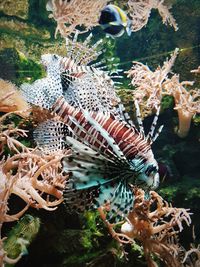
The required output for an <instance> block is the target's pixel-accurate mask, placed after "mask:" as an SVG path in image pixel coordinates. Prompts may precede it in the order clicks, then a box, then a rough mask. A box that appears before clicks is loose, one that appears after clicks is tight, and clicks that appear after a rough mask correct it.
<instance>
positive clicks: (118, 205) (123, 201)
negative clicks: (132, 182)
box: [107, 179, 134, 222]
mask: <svg viewBox="0 0 200 267" xmlns="http://www.w3.org/2000/svg"><path fill="white" fill-rule="evenodd" d="M109 201H110V211H109V212H108V216H107V219H108V220H112V221H115V222H116V221H119V220H120V219H122V218H124V217H126V216H128V213H129V212H130V211H131V210H132V209H133V204H134V194H133V191H132V190H131V188H130V186H129V185H128V183H127V180H126V179H123V180H121V181H120V182H119V183H118V184H117V186H115V188H114V191H113V193H112V197H111V198H110V199H109Z"/></svg>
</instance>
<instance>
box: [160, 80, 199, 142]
mask: <svg viewBox="0 0 200 267" xmlns="http://www.w3.org/2000/svg"><path fill="white" fill-rule="evenodd" d="M192 85H193V82H189V81H183V82H180V81H179V75H173V76H172V78H171V79H169V80H168V81H166V82H165V84H164V86H163V94H166V95H171V96H173V98H174V101H175V107H174V109H175V110H177V112H178V118H179V126H178V130H177V134H178V136H179V137H181V138H184V137H186V136H187V135H188V132H189V130H190V124H191V120H192V118H193V116H194V115H195V114H196V113H200V89H196V90H195V89H194V90H189V91H188V90H186V87H187V86H192Z"/></svg>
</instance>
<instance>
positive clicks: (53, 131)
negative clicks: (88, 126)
mask: <svg viewBox="0 0 200 267" xmlns="http://www.w3.org/2000/svg"><path fill="white" fill-rule="evenodd" d="M68 135H70V132H69V129H68V126H67V125H66V124H64V123H62V122H59V121H55V120H47V121H45V122H43V123H41V124H40V125H39V126H38V127H37V128H36V129H35V130H34V132H33V137H34V140H35V141H36V143H37V145H38V147H39V148H41V149H42V150H43V151H44V152H45V153H52V152H56V151H58V150H63V149H65V148H67V147H68V145H67V143H66V137H67V136H68Z"/></svg>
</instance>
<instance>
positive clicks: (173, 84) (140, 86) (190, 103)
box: [128, 49, 200, 137]
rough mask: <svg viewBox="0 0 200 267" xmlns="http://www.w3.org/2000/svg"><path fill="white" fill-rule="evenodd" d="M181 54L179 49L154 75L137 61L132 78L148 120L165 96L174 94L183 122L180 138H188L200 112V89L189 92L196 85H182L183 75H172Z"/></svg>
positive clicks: (180, 124) (183, 83)
mask: <svg viewBox="0 0 200 267" xmlns="http://www.w3.org/2000/svg"><path fill="white" fill-rule="evenodd" d="M177 54H178V49H175V51H174V53H173V54H172V56H171V59H170V60H166V61H165V62H164V64H163V67H160V66H159V67H158V68H157V69H156V70H155V71H154V72H153V71H151V70H150V69H149V67H148V66H146V65H144V64H142V63H140V62H136V61H134V62H133V67H132V68H131V69H130V70H129V71H128V77H130V78H132V81H131V83H132V85H133V86H134V87H135V90H134V92H133V96H134V98H135V99H137V101H138V103H139V104H140V106H141V111H142V114H143V116H144V117H145V116H147V115H149V114H151V113H152V111H153V110H154V109H156V108H157V107H158V106H160V104H161V100H162V98H163V96H165V95H170V96H172V97H173V98H174V102H175V107H174V109H175V110H177V112H178V119H179V127H178V130H177V131H176V132H177V134H178V135H179V137H186V136H187V134H188V132H189V129H190V124H191V120H192V117H193V116H194V115H195V114H196V113H200V90H198V89H193V90H187V87H188V86H192V85H193V83H194V82H190V81H183V82H180V81H179V75H177V74H174V75H172V73H171V68H172V66H173V65H174V62H175V59H176V57H177ZM170 74H171V77H169V75H170Z"/></svg>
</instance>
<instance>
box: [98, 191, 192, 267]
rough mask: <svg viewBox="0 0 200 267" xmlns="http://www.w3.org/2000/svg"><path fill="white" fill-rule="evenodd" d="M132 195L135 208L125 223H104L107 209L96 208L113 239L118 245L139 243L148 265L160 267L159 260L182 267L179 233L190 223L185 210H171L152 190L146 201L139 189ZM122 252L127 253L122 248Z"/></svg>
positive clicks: (175, 266)
mask: <svg viewBox="0 0 200 267" xmlns="http://www.w3.org/2000/svg"><path fill="white" fill-rule="evenodd" d="M133 192H134V196H135V201H134V207H133V210H132V211H131V212H130V213H129V215H128V216H127V217H126V218H125V220H124V221H121V222H120V223H110V222H108V220H107V213H108V210H109V206H108V205H107V206H106V205H104V206H103V207H102V208H100V209H99V212H100V216H101V218H102V219H103V221H104V222H105V224H106V225H107V227H108V229H109V232H110V234H111V235H112V237H113V238H114V239H116V240H117V241H118V242H119V244H121V245H125V244H132V246H133V247H134V245H136V244H138V245H139V246H141V247H143V253H144V257H145V259H146V262H147V264H148V266H154V267H157V266H160V265H159V262H160V261H161V262H164V263H165V266H167V267H180V266H184V265H182V264H181V263H182V260H183V258H184V256H183V255H182V251H183V249H182V248H181V245H180V244H179V242H178V233H179V232H181V231H182V230H183V224H187V225H188V226H189V225H190V224H191V218H190V213H189V212H188V210H187V209H183V208H174V207H172V206H171V205H170V204H168V203H167V201H165V200H163V198H162V197H161V196H160V195H159V194H158V193H156V192H155V191H151V192H150V197H149V199H147V198H146V196H145V192H144V191H143V190H141V189H139V188H133ZM119 225H121V230H120V231H119ZM122 251H123V253H125V254H126V252H125V251H124V250H123V246H122ZM188 266H190V265H188ZM191 266H192V265H191Z"/></svg>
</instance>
